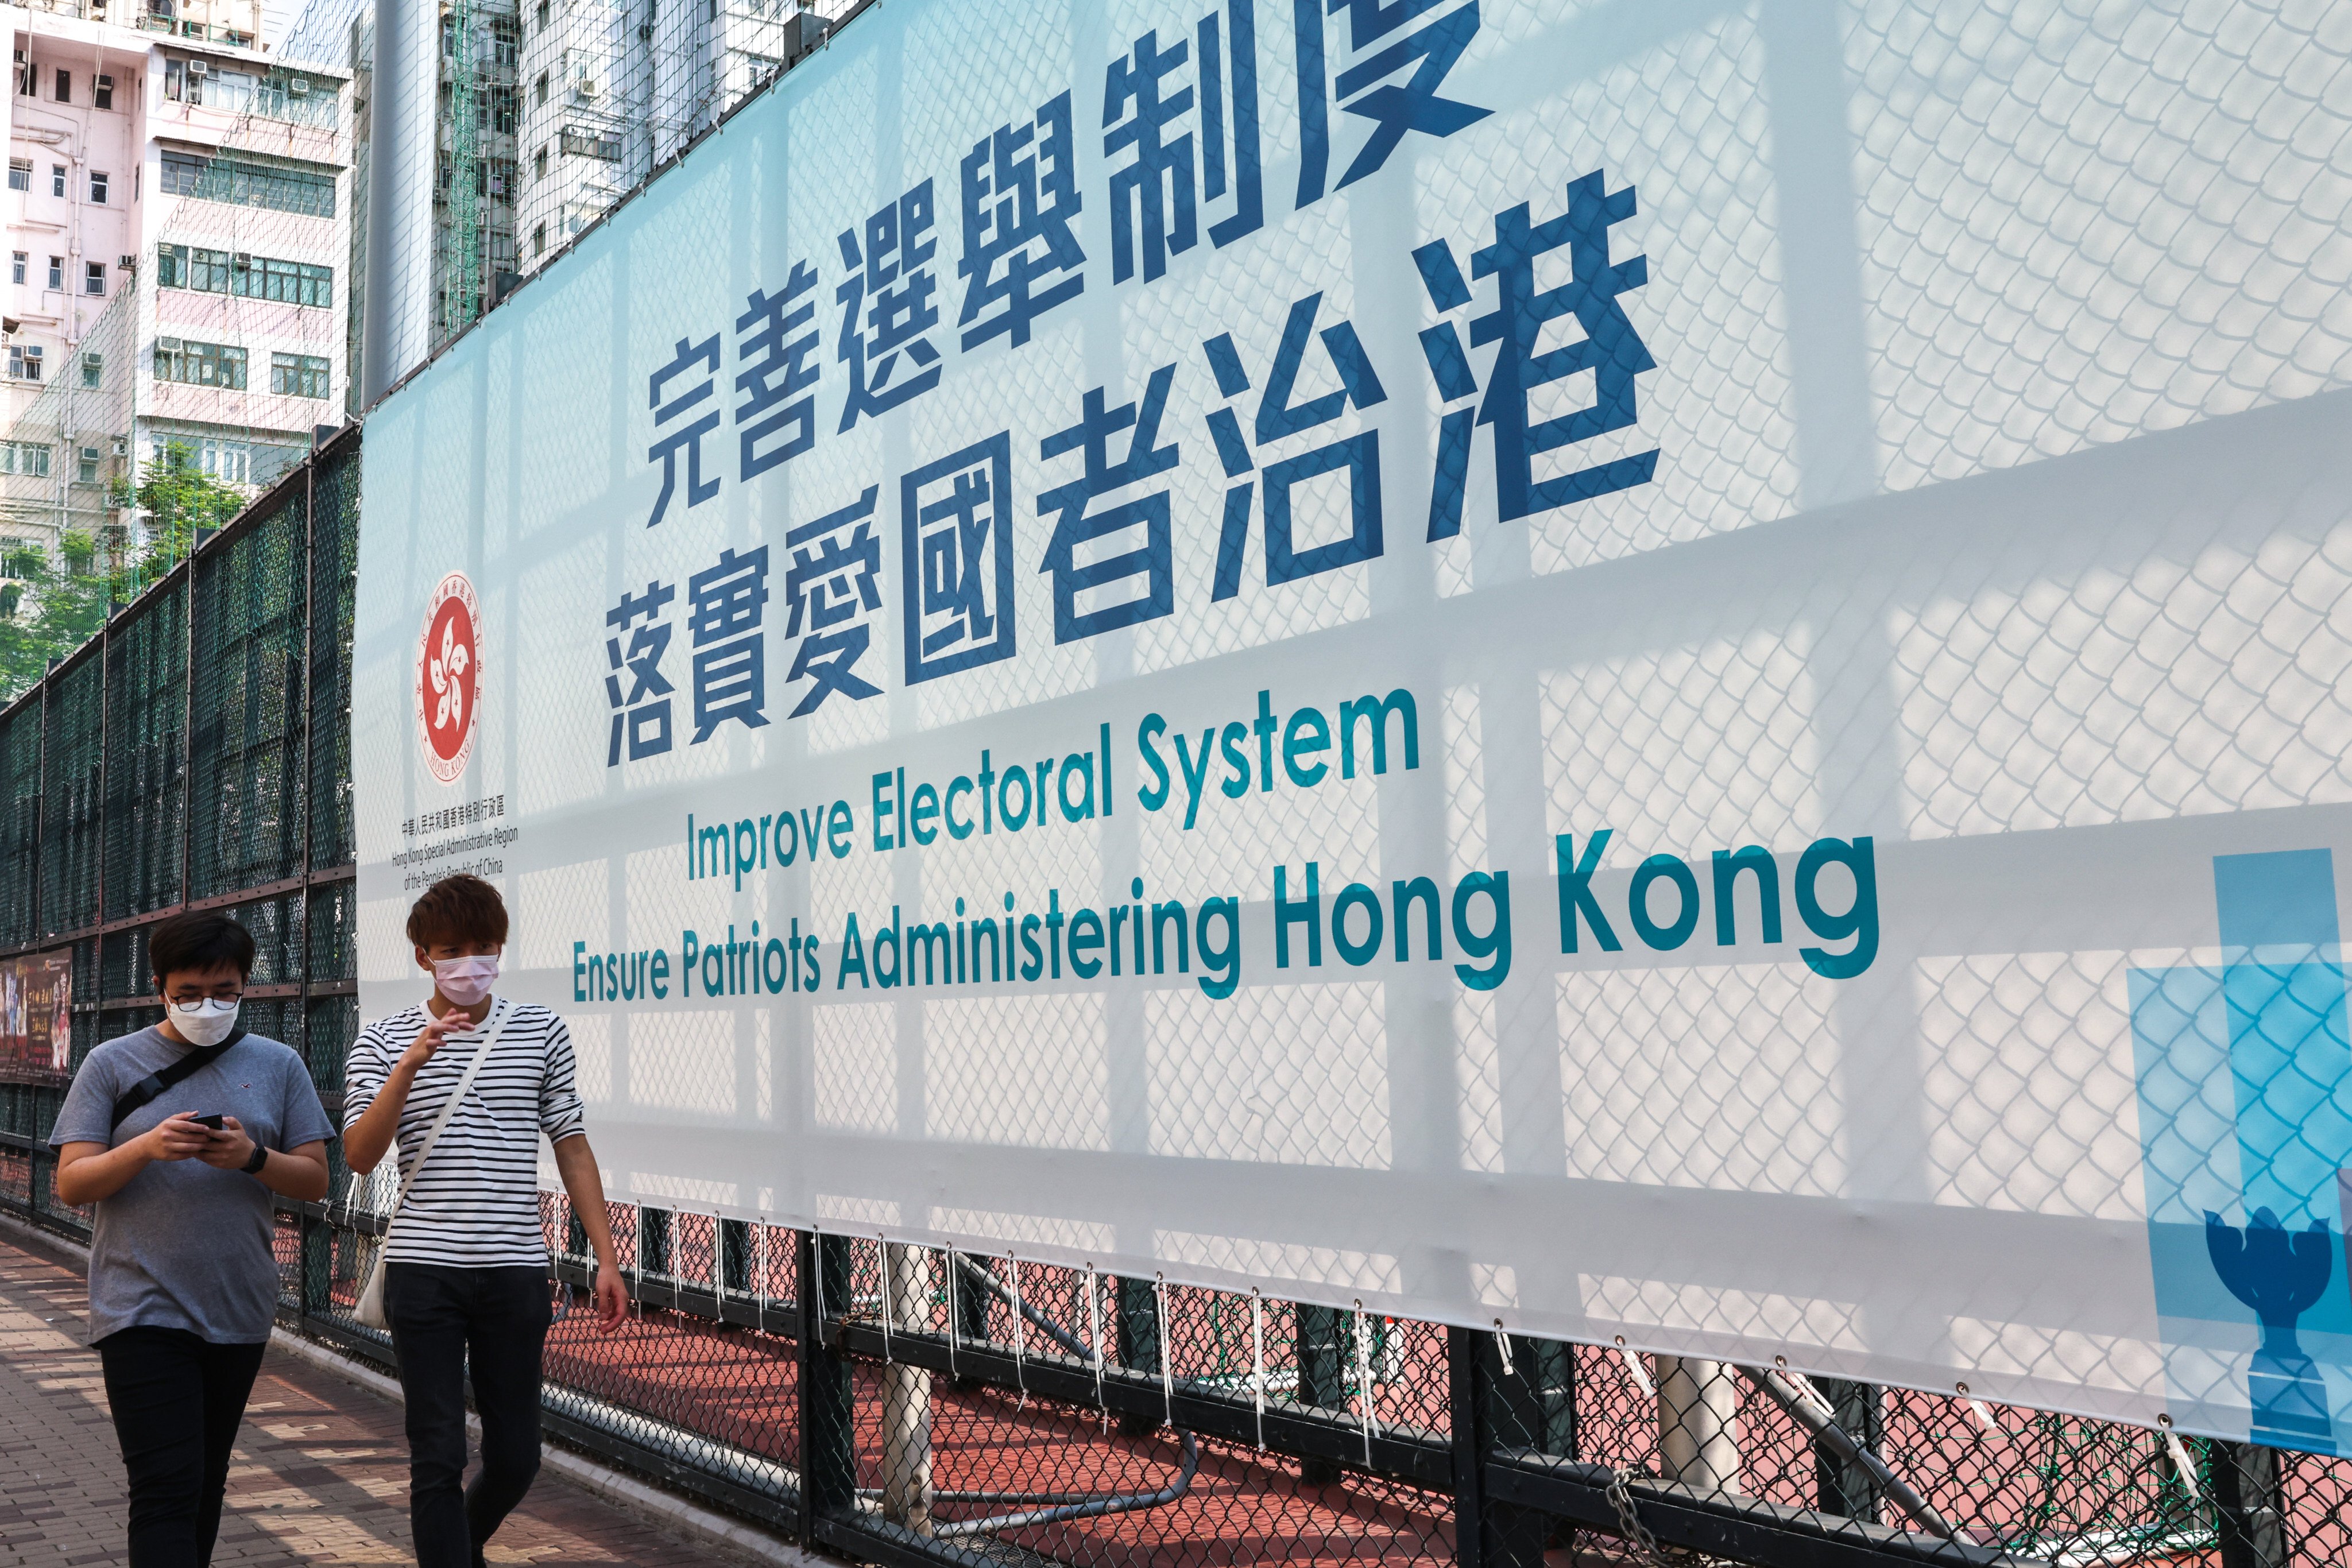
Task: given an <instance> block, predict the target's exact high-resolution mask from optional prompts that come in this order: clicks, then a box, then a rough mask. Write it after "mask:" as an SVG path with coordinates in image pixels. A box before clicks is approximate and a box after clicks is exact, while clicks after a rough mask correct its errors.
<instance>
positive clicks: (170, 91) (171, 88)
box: [163, 60, 188, 103]
mask: <svg viewBox="0 0 2352 1568" xmlns="http://www.w3.org/2000/svg"><path fill="white" fill-rule="evenodd" d="M187 81H188V68H187V66H186V64H185V63H184V62H183V61H180V60H165V61H164V62H163V96H164V97H165V98H168V99H171V100H172V101H173V103H178V102H179V101H180V100H181V99H184V98H185V97H186V96H187Z"/></svg>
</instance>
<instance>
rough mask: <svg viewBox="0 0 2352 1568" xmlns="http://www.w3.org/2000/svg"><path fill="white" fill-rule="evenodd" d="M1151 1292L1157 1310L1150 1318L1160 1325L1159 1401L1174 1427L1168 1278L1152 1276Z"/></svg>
mask: <svg viewBox="0 0 2352 1568" xmlns="http://www.w3.org/2000/svg"><path fill="white" fill-rule="evenodd" d="M1151 1281H1152V1284H1151V1290H1152V1294H1153V1296H1154V1297H1155V1298H1156V1299H1157V1301H1156V1304H1157V1307H1158V1310H1157V1311H1156V1312H1153V1313H1152V1316H1153V1317H1154V1318H1155V1319H1157V1320H1158V1322H1159V1325H1160V1408H1161V1410H1162V1411H1163V1412H1164V1413H1165V1415H1166V1416H1167V1420H1168V1425H1169V1426H1171V1427H1173V1426H1174V1425H1176V1375H1175V1374H1174V1373H1172V1372H1171V1371H1170V1370H1169V1367H1168V1276H1167V1275H1165V1274H1154V1275H1153V1276H1152V1277H1151Z"/></svg>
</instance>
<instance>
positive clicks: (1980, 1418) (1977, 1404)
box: [1969, 1397, 2001, 1435]
mask: <svg viewBox="0 0 2352 1568" xmlns="http://www.w3.org/2000/svg"><path fill="white" fill-rule="evenodd" d="M1969 1415H1971V1416H1975V1417H1976V1418H1977V1425H1978V1426H1979V1427H1983V1428H1984V1429H1985V1430H1986V1431H1988V1432H1991V1433H1993V1434H1995V1435H1999V1433H2000V1429H2001V1427H2000V1422H1999V1421H1997V1420H1995V1419H1994V1418H1993V1414H1992V1406H1990V1405H1988V1404H1986V1403H1985V1402H1984V1401H1983V1400H1981V1399H1978V1398H1974V1397H1971V1398H1970V1399H1969Z"/></svg>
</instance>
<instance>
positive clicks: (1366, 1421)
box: [1356, 1299, 1376, 1469]
mask: <svg viewBox="0 0 2352 1568" xmlns="http://www.w3.org/2000/svg"><path fill="white" fill-rule="evenodd" d="M1356 1397H1357V1398H1359V1399H1360V1400H1361V1401H1363V1417H1364V1418H1363V1427H1364V1468H1365V1469H1371V1468H1372V1423H1373V1421H1374V1420H1375V1419H1376V1417H1375V1416H1373V1415H1372V1333H1371V1328H1370V1324H1368V1323H1367V1322H1365V1319H1364V1303H1363V1301H1362V1300H1361V1299H1359V1300H1358V1301H1357V1302H1356Z"/></svg>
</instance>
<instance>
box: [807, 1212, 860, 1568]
mask: <svg viewBox="0 0 2352 1568" xmlns="http://www.w3.org/2000/svg"><path fill="white" fill-rule="evenodd" d="M793 1245H794V1248H795V1249H796V1250H797V1251H798V1253H799V1259H798V1263H799V1280H800V1284H799V1294H800V1308H801V1322H800V1346H799V1348H800V1403H801V1410H800V1416H801V1518H800V1526H801V1542H802V1544H803V1545H807V1546H814V1545H815V1544H816V1526H817V1521H818V1520H819V1519H820V1518H821V1517H823V1516H824V1515H825V1514H828V1513H834V1512H838V1511H843V1510H845V1509H848V1508H850V1507H852V1506H853V1505H854V1504H855V1503H856V1500H857V1448H856V1434H855V1431H854V1430H853V1427H852V1420H853V1416H854V1405H853V1400H852V1395H851V1388H850V1381H849V1376H850V1374H849V1364H848V1362H846V1361H845V1360H844V1359H842V1358H841V1357H840V1356H838V1355H836V1354H834V1352H833V1349H832V1347H831V1346H829V1345H827V1344H826V1343H824V1335H825V1324H826V1322H828V1321H829V1320H830V1319H832V1318H833V1317H835V1315H836V1314H838V1313H840V1312H843V1311H844V1310H845V1308H846V1307H847V1305H848V1302H849V1245H848V1242H847V1241H846V1239H844V1238H841V1237H838V1236H819V1235H817V1234H815V1233H814V1232H813V1231H807V1230H796V1231H794V1232H793Z"/></svg>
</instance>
